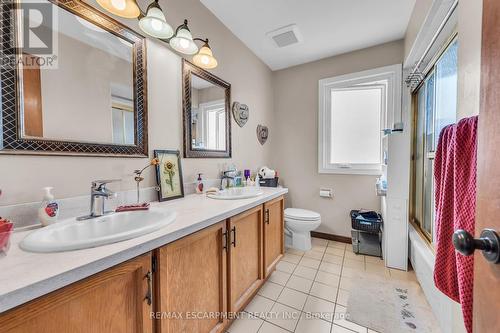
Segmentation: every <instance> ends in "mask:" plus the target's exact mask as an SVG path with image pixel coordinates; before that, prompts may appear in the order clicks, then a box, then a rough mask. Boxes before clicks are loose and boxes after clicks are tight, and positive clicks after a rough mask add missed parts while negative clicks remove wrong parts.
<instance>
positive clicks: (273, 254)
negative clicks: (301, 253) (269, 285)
mask: <svg viewBox="0 0 500 333" xmlns="http://www.w3.org/2000/svg"><path fill="white" fill-rule="evenodd" d="M284 204H285V200H284V199H283V197H279V198H276V199H274V200H271V201H269V202H266V203H265V204H264V272H265V277H266V278H267V276H268V275H269V274H270V273H271V272H272V270H273V269H274V267H275V265H276V264H277V263H278V261H279V260H280V259H281V257H282V256H283V253H284V251H285V247H284V234H283V232H284V230H283V228H284V211H283V210H284Z"/></svg>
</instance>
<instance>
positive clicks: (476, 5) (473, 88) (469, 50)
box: [457, 0, 483, 119]
mask: <svg viewBox="0 0 500 333" xmlns="http://www.w3.org/2000/svg"><path fill="white" fill-rule="evenodd" d="M482 13H483V1H482V0H474V1H460V2H459V3H458V27H457V30H458V111H457V118H458V119H461V118H464V117H469V116H474V115H477V114H479V91H480V83H481V32H482Z"/></svg>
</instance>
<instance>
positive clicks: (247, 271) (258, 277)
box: [228, 206, 264, 312]
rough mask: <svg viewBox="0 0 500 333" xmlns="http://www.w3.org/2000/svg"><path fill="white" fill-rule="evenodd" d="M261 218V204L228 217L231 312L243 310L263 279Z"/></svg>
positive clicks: (229, 297)
mask: <svg viewBox="0 0 500 333" xmlns="http://www.w3.org/2000/svg"><path fill="white" fill-rule="evenodd" d="M262 218H263V217H262V206H259V207H256V208H253V209H250V210H248V211H246V212H243V213H241V214H239V215H237V216H234V217H231V218H230V219H229V220H228V233H229V239H230V244H229V260H228V263H229V267H228V270H229V274H228V275H229V289H228V293H229V295H228V299H229V304H228V306H229V311H231V312H237V311H240V310H242V309H243V307H244V306H245V305H246V303H248V301H249V300H250V298H251V297H252V296H253V295H254V294H255V293H256V292H257V289H258V288H259V287H260V286H261V284H262V282H263V278H264V274H263V271H262V269H263V265H262V254H263V253H262V247H263V243H262Z"/></svg>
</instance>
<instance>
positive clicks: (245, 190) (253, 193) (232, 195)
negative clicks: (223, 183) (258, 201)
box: [207, 187, 264, 200]
mask: <svg viewBox="0 0 500 333" xmlns="http://www.w3.org/2000/svg"><path fill="white" fill-rule="evenodd" d="M262 193H264V192H262V190H261V189H259V188H258V187H231V188H227V189H225V190H222V191H219V192H218V193H210V194H208V195H207V196H208V197H209V198H212V199H219V200H237V199H248V198H254V197H258V196H259V195H261V194H262Z"/></svg>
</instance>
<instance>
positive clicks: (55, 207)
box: [38, 187, 59, 227]
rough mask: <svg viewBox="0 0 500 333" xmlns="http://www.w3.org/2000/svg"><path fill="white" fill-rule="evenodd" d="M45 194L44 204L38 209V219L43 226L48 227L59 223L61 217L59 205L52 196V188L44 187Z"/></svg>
mask: <svg viewBox="0 0 500 333" xmlns="http://www.w3.org/2000/svg"><path fill="white" fill-rule="evenodd" d="M43 189H44V191H45V194H44V196H43V201H42V204H41V205H40V208H39V209H38V218H39V219H40V223H42V226H44V227H45V226H48V225H50V224H53V223H55V222H57V217H58V216H59V204H58V203H57V201H55V199H54V195H53V194H52V189H53V188H52V187H44V188H43Z"/></svg>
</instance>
